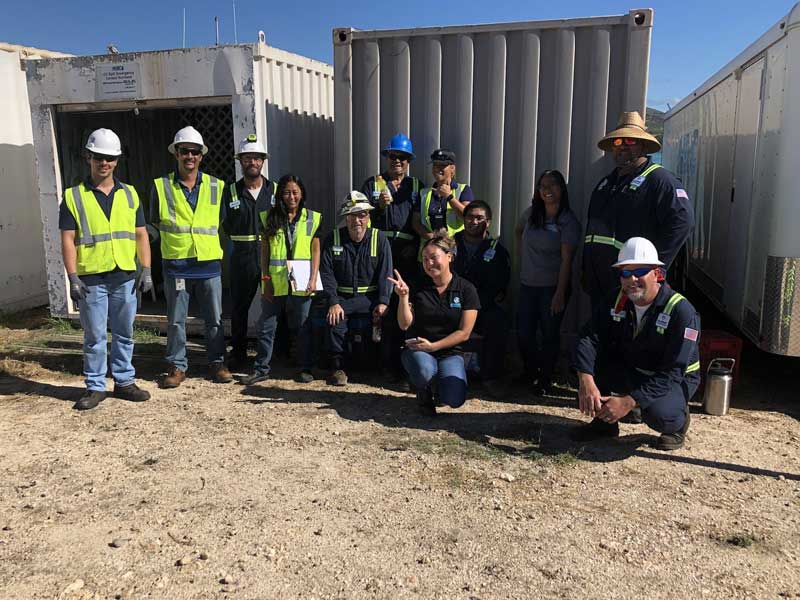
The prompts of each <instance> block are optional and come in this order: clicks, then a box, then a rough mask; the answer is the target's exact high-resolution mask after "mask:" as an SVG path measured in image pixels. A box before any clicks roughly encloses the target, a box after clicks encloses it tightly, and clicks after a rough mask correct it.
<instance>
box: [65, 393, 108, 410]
mask: <svg viewBox="0 0 800 600" xmlns="http://www.w3.org/2000/svg"><path fill="white" fill-rule="evenodd" d="M105 399H106V393H105V392H98V391H92V390H86V393H85V394H84V395H83V396H81V397H80V398H79V399H78V401H77V402H76V403H75V404H74V405H73V407H72V408H74V409H75V410H89V409H92V408H94V407H95V406H97V405H98V404H100V403H101V402H102V401H103V400H105Z"/></svg>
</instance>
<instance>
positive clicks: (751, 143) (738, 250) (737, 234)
mask: <svg viewBox="0 0 800 600" xmlns="http://www.w3.org/2000/svg"><path fill="white" fill-rule="evenodd" d="M763 71H764V59H763V58H762V59H760V60H759V61H757V62H755V63H753V64H752V65H750V66H749V67H747V68H746V69H745V70H744V71H743V72H742V75H741V78H740V80H739V95H738V102H737V106H736V129H735V135H736V142H735V144H736V145H735V150H734V163H733V188H732V190H731V202H732V205H731V220H730V228H729V230H728V249H727V253H726V256H727V257H728V264H727V267H726V272H725V285H724V291H723V298H724V303H725V309H726V312H727V313H728V314H729V315H730V316H731V317H733V319H734V320H735V322H736V323H741V322H742V312H743V310H744V292H745V285H746V283H747V282H746V276H747V272H746V271H747V268H746V267H747V253H748V249H749V246H750V244H749V239H748V230H749V223H750V209H751V207H752V204H753V202H752V199H753V191H754V190H753V187H754V184H755V166H756V155H757V151H758V134H759V129H760V124H761V89H762V76H763Z"/></svg>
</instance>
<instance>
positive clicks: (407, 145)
mask: <svg viewBox="0 0 800 600" xmlns="http://www.w3.org/2000/svg"><path fill="white" fill-rule="evenodd" d="M392 150H394V151H395V152H405V153H406V154H408V156H409V160H414V147H413V146H412V145H411V140H410V139H408V136H407V135H405V134H402V133H397V134H395V135H394V136H392V139H390V140H389V145H388V146H386V148H384V149H383V150H381V156H386V155H387V154H389V152H391V151H392Z"/></svg>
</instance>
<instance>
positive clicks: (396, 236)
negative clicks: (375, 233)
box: [383, 231, 414, 240]
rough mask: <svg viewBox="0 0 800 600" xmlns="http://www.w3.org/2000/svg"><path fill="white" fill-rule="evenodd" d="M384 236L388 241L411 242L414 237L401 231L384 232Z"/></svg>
mask: <svg viewBox="0 0 800 600" xmlns="http://www.w3.org/2000/svg"><path fill="white" fill-rule="evenodd" d="M383 233H384V235H385V236H386V237H387V238H389V239H390V240H413V239H414V236H413V235H411V234H410V233H405V232H403V231H384V232H383Z"/></svg>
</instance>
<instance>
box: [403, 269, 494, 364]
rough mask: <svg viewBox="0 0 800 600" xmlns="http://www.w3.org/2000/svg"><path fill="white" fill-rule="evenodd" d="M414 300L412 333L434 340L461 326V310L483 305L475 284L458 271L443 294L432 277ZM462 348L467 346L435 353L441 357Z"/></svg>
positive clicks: (459, 352) (413, 296)
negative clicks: (437, 289)
mask: <svg viewBox="0 0 800 600" xmlns="http://www.w3.org/2000/svg"><path fill="white" fill-rule="evenodd" d="M411 302H412V305H413V308H414V322H413V323H412V324H411V328H410V330H409V335H408V337H423V338H425V339H427V340H429V341H431V342H438V341H439V340H441V339H444V338H446V337H447V336H448V335H450V334H451V333H453V332H454V331H455V330H456V329H458V326H459V325H460V324H461V311H464V310H480V308H481V303H480V300H478V292H477V290H476V289H475V286H474V285H472V284H471V283H470V282H469V281H467V280H466V279H464V278H463V277H459V276H458V275H456V274H455V273H453V278H452V279H451V280H450V285H448V286H447V289H446V290H445V291H444V293H443V294H442V295H441V296H440V295H439V294H438V292H437V291H436V286H435V285H433V282H432V281H431V280H430V279H428V282H427V283H426V285H425V286H424V287H423V288H421V289H419V290H418V291H416V292H415V293H414V294H413V295H412V297H411ZM461 352H463V349H462V348H461V346H460V345H458V346H453V347H452V348H447V349H445V350H439V351H438V352H434V356H436V357H437V358H438V357H442V356H448V355H451V354H461Z"/></svg>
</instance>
